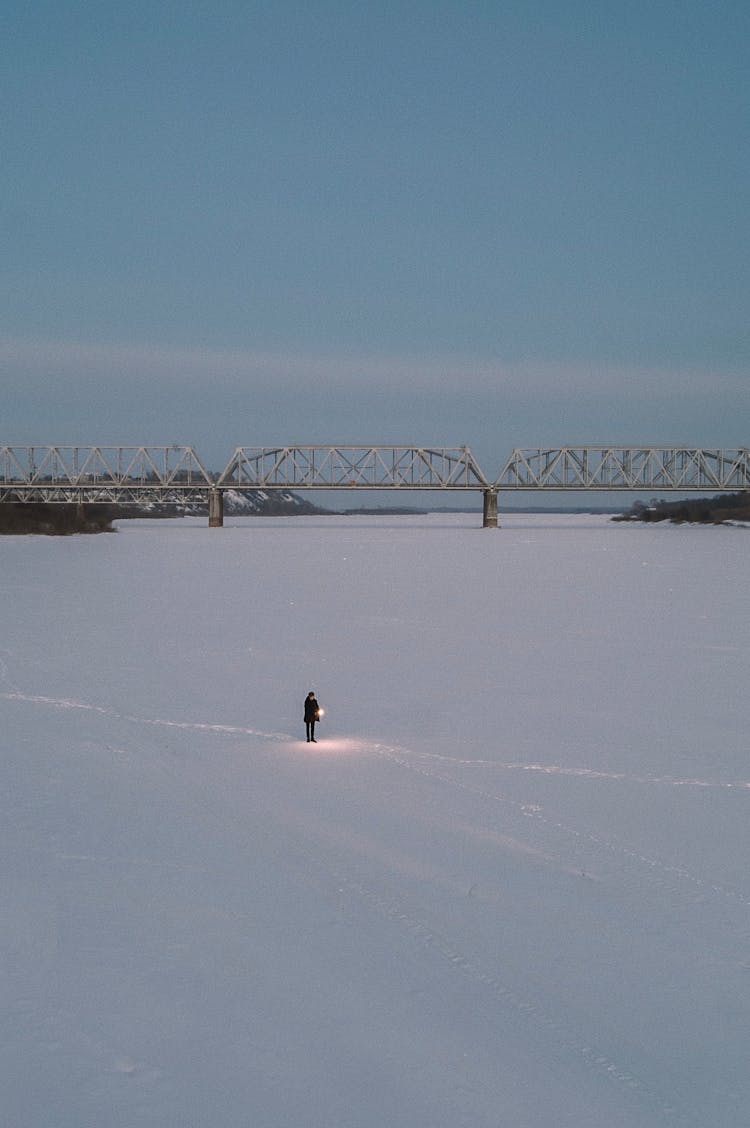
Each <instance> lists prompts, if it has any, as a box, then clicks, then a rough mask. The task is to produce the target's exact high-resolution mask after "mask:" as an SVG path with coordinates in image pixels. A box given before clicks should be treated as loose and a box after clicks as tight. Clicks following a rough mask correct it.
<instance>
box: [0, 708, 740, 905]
mask: <svg viewBox="0 0 750 1128" xmlns="http://www.w3.org/2000/svg"><path fill="white" fill-rule="evenodd" d="M0 697H4V698H6V699H8V700H15V701H24V702H28V703H30V704H37V705H46V706H49V707H51V708H57V709H81V710H86V711H89V712H92V713H98V714H100V715H103V716H108V717H112V718H113V719H117V720H121V721H126V722H128V723H132V724H142V725H150V726H156V727H163V728H174V729H179V730H182V731H192V732H205V733H216V734H217V735H220V736H252V737H259V738H261V739H263V740H268V741H273V742H275V743H278V742H284V743H292V744H297V743H302V742H301V741H299V740H298V739H296V738H295V737H293V736H292V735H291V734H290V733H284V732H266V731H261V730H258V729H252V728H247V727H244V726H241V725H226V724H216V723H211V722H205V721H175V720H167V719H164V718H161V717H139V716H136V715H134V714H129V713H120V712H118V711H117V710H116V709H113V708H110V707H108V706H105V705H93V704H90V703H88V702H84V701H76V700H71V699H68V698H58V697H49V696H45V695H42V694H27V693H22V692H20V691H19V690H13V691H12V692H5V693H0ZM321 744H322V745H323V747H325V742H324V741H322V742H321ZM359 745H360V747H361V748H362V750H363V751H370V752H373V753H375V754H376V755H379V756H383V757H385V758H387V759H389V760H391V761H392V762H393V763H396V764H398V765H399V766H400V767H402V768H405V769H407V770H408V771H411V772H414V773H416V774H418V775H423V776H425V777H427V778H430V779H433V780H436V781H438V782H440V783H442V784H445V785H447V786H449V787H452V788H455V789H458V790H460V791H464V792H468V793H469V794H472V795H476V796H479V797H480V798H482V799H483V800H485V801H489V802H492V803H501V804H503V805H505V806H508V807H510V808H513V809H515V810H516V811H518V812H520V813H521V814H523V815H525V816H526V817H528V818H531V819H534V820H536V821H537V822H540V823H543V824H544V825H546V826H548V827H549V828H551V829H553V830H555V831H557V832H558V833H562V834H564V835H565V836H567V837H572V838H574V839H577V840H579V841H586V842H587V843H589V844H590V845H592V846H594V847H596V848H597V849H599V850H601V851H603V852H606V853H608V854H610V855H619V856H620V857H622V858H623V859H626V860H627V861H628V862H630V863H635V864H637V865H638V866H639V867H642V868H644V869H645V870H646V873H647V874H648V876H649V879H650V882H651V884H655V885H658V886H660V887H661V886H663V885H664V883H665V882H669V883H670V884H672V885H673V886H674V887H675V889H676V891H677V889H678V886H682V885H684V883H689V884H691V885H692V886H693V887H694V888H695V889H697V890H700V891H701V892H703V893H705V892H707V891H710V892H711V893H714V894H716V895H718V896H721V897H724V898H727V899H728V900H730V901H732V902H734V903H739V904H741V905H743V906H746V907H750V897H748V896H747V895H746V894H745V893H743V892H742V891H740V890H738V889H735V888H733V887H731V886H727V885H726V884H724V883H721V882H719V881H711V880H706V879H704V878H701V877H699V876H698V875H697V874H694V873H691V872H690V871H689V870H688V869H686V868H684V867H682V866H677V865H672V864H669V863H665V862H661V861H659V860H658V859H657V858H653V857H650V856H648V855H646V854H643V853H641V852H640V851H639V850H637V849H634V848H632V847H629V846H626V845H623V844H621V843H615V842H613V841H611V840H610V839H607V838H603V837H601V836H600V835H597V834H594V833H593V832H592V831H588V830H579V829H577V828H576V827H573V826H569V825H568V824H566V823H564V822H563V821H561V820H558V819H555V818H550V817H548V816H547V815H545V814H544V813H543V811H542V809H541V808H540V807H539V806H538V804H534V803H524V802H522V801H520V800H517V799H510V798H508V796H506V795H501V794H499V793H498V792H495V791H490V790H488V789H487V788H483V787H479V786H476V785H474V784H469V783H465V782H463V781H461V780H456V779H453V778H452V777H450V776H446V775H444V774H442V773H441V772H440V771H434V770H431V769H430V768H429V767H427V766H425V761H427V762H428V763H429V762H430V761H435V762H440V763H447V764H455V765H462V766H467V765H483V766H486V767H496V768H499V769H501V770H509V769H510V770H523V771H540V772H545V773H546V772H549V774H565V775H571V776H573V777H576V778H582V779H605V780H613V781H627V782H635V783H643V784H650V783H655V784H662V783H664V782H668V783H671V784H672V785H673V786H677V787H684V786H687V785H688V784H689V783H692V786H699V787H715V788H722V789H726V788H729V787H735V788H742V789H750V783H748V782H737V783H734V784H730V783H725V782H720V781H709V780H700V781H687V780H674V779H671V780H664V779H663V778H654V779H651V778H649V777H646V776H631V775H626V774H624V773H607V772H596V771H592V770H590V769H588V768H580V769H578V768H562V767H559V766H556V765H550V766H544V765H538V764H532V765H528V764H521V763H519V764H507V763H502V762H498V761H495V760H469V759H461V758H458V757H456V758H454V757H448V756H442V755H438V754H435V753H426V752H419V753H417V752H414V751H412V750H411V749H407V748H401V747H398V746H390V745H385V744H379V743H373V742H367V741H361V742H359Z"/></svg>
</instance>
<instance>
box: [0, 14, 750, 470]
mask: <svg viewBox="0 0 750 1128" xmlns="http://www.w3.org/2000/svg"><path fill="white" fill-rule="evenodd" d="M1 27H2V38H3V43H4V50H3V58H2V62H1V63H0V103H1V104H2V110H1V111H0V113H1V115H2V135H1V138H0V144H1V145H2V154H3V158H2V167H3V172H2V178H1V180H0V215H1V223H2V246H3V250H2V255H1V256H0V286H1V287H2V295H1V299H0V316H1V318H2V321H1V322H0V381H1V382H2V392H3V395H2V403H3V412H2V427H1V428H0V432H1V433H0V444H28V443H39V444H45V443H92V444H138V445H140V444H161V443H173V442H179V443H187V444H192V445H194V446H195V447H196V449H197V450H198V452H199V453H200V454H201V456H202V457H203V459H204V461H205V462H206V463H208V464H209V465H211V466H213V467H217V468H221V467H223V466H224V465H225V464H226V462H227V461H228V459H229V457H230V455H231V452H232V451H233V450H234V448H235V447H236V446H238V445H273V444H276V443H299V444H303V443H312V442H326V443H328V442H330V443H341V444H343V443H367V444H370V443H409V444H415V445H447V446H455V445H464V444H465V445H468V446H470V447H471V449H472V451H473V452H474V454H475V456H476V457H477V458H478V460H479V462H480V464H481V465H482V467H483V469H485V471H486V473H487V474H488V476H493V475H494V474H495V473H496V472H497V471H499V469H500V468H501V466H502V465H503V464H504V462H505V460H506V457H507V456H508V454H509V453H510V451H511V450H512V449H513V448H514V447H534V446H538V445H555V446H558V445H565V444H575V443H618V444H633V445H638V444H647V443H648V444H656V443H668V444H669V443H678V444H684V445H693V446H705V447H717V446H719V447H721V446H723V447H735V446H746V445H747V443H748V426H747V424H748V417H749V412H748V408H749V407H750V363H749V361H750V334H749V332H748V308H749V306H750V302H749V301H748V299H749V298H750V268H749V265H748V264H749V263H750V254H749V252H750V246H749V243H750V239H749V238H748V235H749V234H750V217H749V214H748V209H747V185H748V179H749V178H748V174H749V173H750V151H749V146H748V131H747V121H748V115H749V113H750V104H749V103H750V97H749V94H750V79H749V78H748V75H749V74H750V49H749V45H750V9H749V8H748V6H747V5H746V4H744V3H739V2H737V3H735V2H728V0H718V2H716V0H711V2H702V0H679V2H678V0H675V2H668V0H650V2H648V3H646V2H641V0H632V2H630V3H628V4H623V3H617V4H615V3H610V2H607V0H604V2H602V0H598V2H586V0H583V2H576V0H571V2H563V0H559V2H556V3H550V2H546V0H524V2H523V3H521V2H514V0H511V2H507V3H504V2H501V0H495V2H494V3H487V2H483V0H477V2H475V3H471V4H467V3H463V2H461V3H459V2H443V0H432V2H429V3H427V2H422V0H407V2H404V0H401V2H398V3H395V2H390V0H384V2H378V3H359V2H356V0H350V2H349V3H337V2H331V3H327V2H316V0H312V2H309V3H304V4H303V3H290V2H287V0H276V2H274V3H254V2H245V3H235V2H227V0H215V2H213V3H210V4H209V3H198V2H189V0H187V2H186V0H180V2H179V3H177V2H175V3H171V2H161V3H156V4H154V3H143V2H141V0H133V2H132V3H130V4H128V5H122V4H120V3H117V4H114V3H108V2H104V3H98V4H91V3H79V2H75V0H74V2H71V3H66V4H64V5H61V4H57V3H45V2H34V0H31V2H24V3H23V4H21V3H20V2H17V0H16V2H12V3H11V4H10V5H8V6H6V7H5V9H4V15H3V16H2V24H1Z"/></svg>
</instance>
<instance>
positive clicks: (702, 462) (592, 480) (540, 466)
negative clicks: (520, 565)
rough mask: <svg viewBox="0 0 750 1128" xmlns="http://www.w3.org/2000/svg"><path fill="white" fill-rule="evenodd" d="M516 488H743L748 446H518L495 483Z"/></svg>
mask: <svg viewBox="0 0 750 1128" xmlns="http://www.w3.org/2000/svg"><path fill="white" fill-rule="evenodd" d="M495 487H496V488H497V489H513V490H521V489H528V490H555V489H558V490H576V489H579V490H667V491H671V490H714V489H716V490H742V489H748V488H750V450H748V448H747V447H738V448H735V449H733V450H732V449H730V450H708V449H704V448H696V447H614V446H579V447H556V448H551V447H547V448H542V447H537V448H535V449H525V450H521V449H517V450H514V451H513V452H512V454H511V456H510V458H509V459H508V461H507V462H506V463H505V466H504V467H503V469H502V471H501V473H500V476H499V478H498V479H497V481H496V482H495Z"/></svg>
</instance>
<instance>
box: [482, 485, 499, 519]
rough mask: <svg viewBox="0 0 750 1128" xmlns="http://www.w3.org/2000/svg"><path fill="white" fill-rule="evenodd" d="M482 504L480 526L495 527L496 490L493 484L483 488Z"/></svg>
mask: <svg viewBox="0 0 750 1128" xmlns="http://www.w3.org/2000/svg"><path fill="white" fill-rule="evenodd" d="M483 497H484V504H483V507H482V528H483V529H497V528H498V527H499V526H498V521H497V490H496V489H495V488H494V486H490V487H488V488H487V489H486V490H483Z"/></svg>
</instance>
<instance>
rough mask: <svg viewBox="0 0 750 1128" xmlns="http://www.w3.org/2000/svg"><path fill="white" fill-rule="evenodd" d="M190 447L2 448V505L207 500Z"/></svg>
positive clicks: (205, 477) (207, 479)
mask: <svg viewBox="0 0 750 1128" xmlns="http://www.w3.org/2000/svg"><path fill="white" fill-rule="evenodd" d="M213 485H214V481H213V478H212V476H211V475H210V474H209V473H208V471H207V470H206V469H205V467H204V466H203V465H202V463H201V461H200V459H199V458H198V455H197V454H196V453H195V451H194V450H193V448H192V447H187V446H176V445H173V446H161V447H135V446H134V447H105V446H27V447H22V446H0V501H3V502H7V501H21V502H29V501H43V502H62V503H65V502H68V503H70V502H113V503H118V504H129V503H132V504H138V503H143V502H144V501H153V500H154V496H155V495H158V496H159V498H160V500H171V499H173V498H180V497H184V495H185V494H187V493H189V494H191V495H195V494H199V495H201V494H202V495H204V496H206V497H207V496H208V491H209V490H210V489H211V487H212V486H213Z"/></svg>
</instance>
